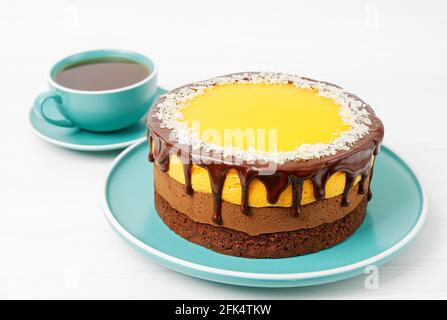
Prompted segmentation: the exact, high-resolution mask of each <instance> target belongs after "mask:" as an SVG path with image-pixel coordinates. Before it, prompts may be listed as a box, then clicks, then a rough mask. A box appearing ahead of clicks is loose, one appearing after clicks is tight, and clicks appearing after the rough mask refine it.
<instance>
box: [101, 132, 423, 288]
mask: <svg viewBox="0 0 447 320" xmlns="http://www.w3.org/2000/svg"><path fill="white" fill-rule="evenodd" d="M147 156H148V146H147V141H146V140H144V141H141V142H140V143H137V144H135V145H133V146H132V147H129V148H128V149H126V150H125V151H123V152H122V153H121V154H120V155H119V156H118V157H117V158H116V160H115V161H114V163H113V166H112V168H111V170H110V172H109V173H108V175H107V178H106V182H105V189H104V192H103V195H102V206H103V209H104V212H105V215H106V217H107V219H108V221H109V222H110V223H111V225H112V227H113V228H114V229H115V230H116V231H117V232H118V234H119V235H120V236H122V237H123V238H124V239H125V240H126V241H127V242H129V243H130V244H131V245H132V246H133V247H135V248H137V249H139V250H140V251H141V252H143V253H145V254H146V255H147V256H148V257H150V258H151V259H152V260H154V261H155V262H157V263H160V264H162V265H163V266H165V267H168V268H170V269H173V270H175V271H178V272H182V273H185V274H188V275H191V276H194V277H198V278H202V279H207V280H211V281H218V282H223V283H230V284H236V285H245V286H259V287H293V286H308V285H316V284H321V283H328V282H333V281H337V280H342V279H346V278H350V277H353V276H356V275H359V274H362V273H364V271H365V267H367V266H369V265H372V264H373V265H375V266H379V265H381V264H383V263H385V262H387V261H388V260H389V259H391V258H392V257H394V256H395V255H396V254H398V253H399V252H401V250H402V249H403V248H404V247H405V246H406V245H407V244H408V243H409V242H410V240H412V239H413V238H414V237H415V235H416V234H417V232H418V231H419V230H420V229H421V227H422V225H423V222H424V220H425V215H426V208H427V200H426V197H425V193H424V190H423V188H422V186H421V183H420V182H419V180H418V178H417V177H416V175H415V173H414V172H413V171H412V169H411V168H410V167H409V166H408V165H407V164H406V163H405V162H404V161H403V160H402V159H401V158H400V157H399V156H397V155H396V154H395V153H394V152H393V151H391V150H390V149H388V148H386V147H383V148H382V151H381V153H380V155H379V156H378V158H377V161H376V168H375V174H374V180H373V185H372V189H373V194H374V196H373V200H372V201H371V202H370V203H369V206H368V211H367V215H366V218H365V221H364V223H363V224H362V226H361V227H360V228H359V229H358V230H357V231H356V232H355V233H354V234H353V235H352V236H351V237H350V238H349V239H347V240H346V241H344V242H342V243H341V244H338V245H336V246H334V247H332V248H329V249H326V250H323V251H320V252H317V253H312V254H308V255H304V256H300V257H293V258H284V259H246V258H237V257H232V256H226V255H222V254H219V253H216V252H214V251H211V250H208V249H205V248H203V247H200V246H198V245H195V244H193V243H191V242H188V241H187V240H185V239H183V238H181V237H179V236H177V235H176V234H175V233H174V232H172V231H171V230H170V229H169V228H168V227H166V226H165V225H164V223H163V222H162V220H161V219H160V218H159V217H158V215H157V213H156V212H155V208H154V200H153V175H152V164H151V163H149V162H148V160H147Z"/></svg>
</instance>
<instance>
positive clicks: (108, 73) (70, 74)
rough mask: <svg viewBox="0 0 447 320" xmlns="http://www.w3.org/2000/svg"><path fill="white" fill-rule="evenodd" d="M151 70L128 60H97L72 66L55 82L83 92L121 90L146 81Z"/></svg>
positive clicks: (55, 78)
mask: <svg viewBox="0 0 447 320" xmlns="http://www.w3.org/2000/svg"><path fill="white" fill-rule="evenodd" d="M149 73H150V70H149V69H148V68H147V67H146V66H145V65H142V64H139V63H137V62H135V61H132V60H127V59H95V60H86V61H83V62H80V63H76V64H72V65H69V66H67V67H65V68H64V69H62V70H61V71H59V72H58V73H57V74H56V75H55V77H54V81H55V82H56V83H57V84H59V85H61V86H64V87H66V88H70V89H75V90H83V91H102V90H112V89H119V88H123V87H127V86H130V85H133V84H135V83H137V82H140V81H142V80H144V79H145V78H146V77H147V76H148V75H149Z"/></svg>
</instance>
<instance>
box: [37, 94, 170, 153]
mask: <svg viewBox="0 0 447 320" xmlns="http://www.w3.org/2000/svg"><path fill="white" fill-rule="evenodd" d="M165 92H166V90H164V89H162V88H160V87H159V88H158V89H157V92H156V93H155V96H154V99H153V101H156V100H157V99H158V97H159V96H160V95H162V94H163V93H165ZM51 103H52V102H51V101H48V104H51ZM47 110H48V111H47V112H48V115H49V116H51V117H53V118H56V119H57V118H58V116H59V117H60V115H59V114H58V111H57V110H56V108H55V107H53V108H52V106H48V108H47ZM144 118H145V117H143V118H142V119H140V120H139V121H138V122H137V123H135V124H134V125H132V126H130V127H128V128H125V129H123V130H118V131H113V132H108V133H96V132H90V131H85V130H81V129H78V128H63V127H58V126H55V125H52V124H51V123H49V122H47V121H45V120H44V119H42V118H40V117H39V116H38V115H36V114H35V113H34V112H33V111H32V110H31V112H30V113H29V121H30V123H31V127H32V128H33V129H34V132H35V133H36V134H37V135H38V136H39V137H41V138H42V139H44V140H46V141H48V142H50V143H52V144H55V145H58V146H61V147H64V148H67V149H73V150H82V151H105V150H116V149H124V148H125V147H127V146H130V145H131V144H133V143H135V142H136V141H138V140H139V139H141V138H142V137H145V136H146V132H147V130H146V124H145V119H144Z"/></svg>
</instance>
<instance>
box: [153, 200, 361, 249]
mask: <svg viewBox="0 0 447 320" xmlns="http://www.w3.org/2000/svg"><path fill="white" fill-rule="evenodd" d="M367 203H368V200H367V197H366V196H365V197H363V199H362V200H361V202H360V203H359V204H358V205H357V206H356V207H355V208H354V209H353V210H352V211H351V212H350V213H348V214H347V215H346V216H344V217H343V218H342V219H339V220H336V221H334V222H332V223H325V224H322V225H320V226H318V227H315V228H309V229H300V230H296V231H287V232H277V233H267V234H260V235H257V236H250V235H248V234H246V233H244V232H241V231H236V230H232V229H228V228H224V227H215V226H212V225H209V224H203V223H199V222H195V221H193V220H192V219H191V218H189V217H188V216H187V215H185V214H183V213H181V212H179V211H177V210H175V209H174V208H172V207H171V206H170V204H169V203H168V202H167V201H166V200H165V199H163V197H161V196H160V195H159V194H158V193H157V192H155V208H156V209H157V212H158V214H159V216H160V217H161V219H162V220H163V221H164V223H165V224H166V225H167V226H168V227H169V228H170V229H171V230H173V231H174V232H175V233H177V234H178V235H179V236H181V237H183V238H185V239H187V240H189V241H191V242H194V243H196V244H198V245H201V246H203V247H206V248H208V249H211V250H214V251H217V252H220V253H223V254H227V255H232V256H238V257H245V258H285V257H292V256H299V255H303V254H307V253H311V252H317V251H320V250H322V249H326V248H329V247H331V246H333V245H336V244H338V243H340V242H342V241H344V240H345V239H346V238H348V237H349V236H350V235H351V234H352V233H353V232H354V231H355V230H356V229H357V228H358V227H359V226H360V225H361V224H362V222H363V219H364V217H365V213H366V206H367Z"/></svg>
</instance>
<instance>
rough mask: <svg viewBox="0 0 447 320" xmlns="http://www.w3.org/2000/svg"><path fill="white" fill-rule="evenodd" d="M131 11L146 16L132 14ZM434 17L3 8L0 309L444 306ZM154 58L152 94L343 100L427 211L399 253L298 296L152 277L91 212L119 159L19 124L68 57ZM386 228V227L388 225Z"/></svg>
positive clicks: (184, 6)
mask: <svg viewBox="0 0 447 320" xmlns="http://www.w3.org/2000/svg"><path fill="white" fill-rule="evenodd" d="M143 3H144V5H143ZM446 6H447V5H446V4H445V2H443V1H383V2H375V1H359V0H353V1H327V2H326V1H325V2H323V1H305V2H304V1H303V2H299V1H288V2H285V1H277V0H275V1H273V0H270V1H256V2H254V1H253V2H249V1H242V0H238V1H222V2H218V1H175V2H174V1H161V0H159V1H144V2H143V1H131V0H126V1H119V2H116V3H113V2H112V1H84V2H81V1H76V0H69V1H53V2H50V1H28V2H25V1H3V2H2V4H1V5H0V88H1V89H0V90H1V91H0V92H1V106H0V134H1V135H0V136H1V139H2V147H1V148H0V161H1V162H0V163H1V167H0V297H1V298H162V299H164V298H213V299H214V298H215V299H219V298H266V299H269V298H337V299H344V298H366V299H376V298H447V210H446V209H447V206H446V187H445V183H446V181H447V162H446V160H445V159H446V156H447V134H446V127H447V119H446V116H447V111H446V105H445V101H446V92H447V78H446V72H447V63H446V58H447V43H446V35H445V33H446V31H447V7H446ZM96 48H122V49H129V50H135V51H139V52H142V53H144V54H147V55H149V56H151V57H152V58H153V59H154V60H155V61H156V62H157V63H158V66H159V75H160V85H162V86H165V87H166V88H174V87H175V86H178V85H182V84H184V83H187V82H190V81H193V80H201V79H205V78H207V77H212V76H216V75H220V74H225V73H231V72H238V71H247V70H270V71H283V72H288V73H296V74H299V75H304V76H309V77H312V78H317V79H321V80H327V81H330V82H334V83H337V84H340V85H342V86H344V87H345V88H346V89H348V90H350V91H353V92H355V93H356V94H358V95H359V96H361V97H362V98H364V99H365V100H366V101H368V102H369V103H370V104H371V105H372V106H373V107H374V108H375V110H376V111H377V113H378V114H379V116H380V117H381V118H382V119H383V121H384V123H385V126H386V138H385V143H387V144H388V145H391V146H393V147H394V148H395V149H396V150H397V151H399V152H401V153H402V154H403V155H406V156H407V158H409V159H410V160H411V162H412V163H413V164H414V166H415V168H416V169H417V171H418V172H419V173H420V175H421V176H422V178H423V180H424V182H425V184H426V187H427V191H428V195H429V200H430V209H429V212H428V219H427V222H426V225H425V227H424V228H423V230H422V232H421V233H420V235H419V237H418V238H417V239H416V241H415V242H413V243H412V244H411V246H410V247H409V248H408V249H407V250H406V251H405V252H403V253H402V254H401V255H399V256H398V257H397V258H396V259H394V260H393V261H392V262H390V263H389V264H387V265H386V266H384V267H382V268H381V269H380V288H379V289H378V290H367V289H365V287H364V284H363V283H364V277H357V278H354V279H350V280H346V281H342V282H338V283H333V284H328V285H322V286H316V287H308V288H292V289H275V290H272V289H259V288H258V289H257V288H241V287H235V286H229V285H222V284H216V283H211V282H207V281H203V280H198V279H194V278H190V277H188V276H184V275H181V274H177V273H175V272H172V271H169V270H166V269H164V268H163V267H160V266H158V265H156V264H154V263H152V262H150V261H149V260H148V259H147V258H146V257H144V256H143V255H141V254H139V253H138V252H136V251H134V250H133V249H132V248H130V247H128V245H127V244H126V243H124V242H123V241H122V240H121V239H120V238H118V236H117V235H116V234H115V233H114V232H113V231H112V229H111V228H110V226H109V225H108V223H107V222H106V220H105V218H104V216H103V214H102V212H101V209H100V206H99V193H100V189H101V185H102V178H103V175H104V173H105V172H106V170H107V168H108V167H109V165H110V163H111V162H112V159H113V158H114V157H115V156H116V155H117V152H105V153H81V152H74V151H68V150H63V149H60V148H58V147H55V146H52V145H50V144H48V143H46V142H44V141H41V140H40V139H39V138H38V137H36V136H35V135H34V134H33V132H32V131H31V129H30V126H29V123H28V120H27V115H28V112H29V110H30V107H31V104H32V102H33V99H34V98H35V96H36V95H37V94H38V93H39V92H41V91H43V90H45V89H46V77H47V73H48V71H49V68H50V67H51V65H52V64H53V63H54V62H56V61H57V60H58V59H60V58H62V57H64V56H65V55H68V54H71V53H73V52H77V51H83V50H89V49H96ZM390 214H392V213H390Z"/></svg>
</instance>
